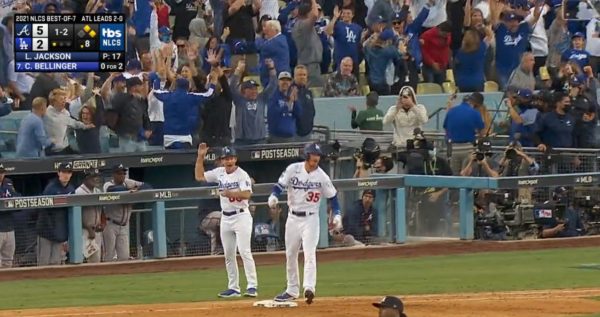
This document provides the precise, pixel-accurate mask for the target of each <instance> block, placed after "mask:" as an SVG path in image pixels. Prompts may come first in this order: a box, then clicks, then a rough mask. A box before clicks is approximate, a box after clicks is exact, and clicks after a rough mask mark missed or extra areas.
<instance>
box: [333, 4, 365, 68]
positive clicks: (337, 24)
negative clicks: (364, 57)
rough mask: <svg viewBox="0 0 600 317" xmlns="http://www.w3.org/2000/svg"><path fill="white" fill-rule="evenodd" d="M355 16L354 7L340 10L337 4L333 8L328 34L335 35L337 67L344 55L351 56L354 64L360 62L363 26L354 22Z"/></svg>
mask: <svg viewBox="0 0 600 317" xmlns="http://www.w3.org/2000/svg"><path fill="white" fill-rule="evenodd" d="M340 17H341V21H340V20H339V19H340ZM353 17H354V11H352V8H348V7H345V8H342V10H340V9H339V8H338V7H337V6H336V7H335V8H334V10H333V19H332V20H331V22H330V23H329V24H328V25H327V29H326V32H327V34H328V35H330V36H333V41H334V51H333V58H334V61H335V66H336V69H337V67H338V66H339V65H340V62H341V61H342V59H343V58H344V57H351V58H352V61H353V62H354V65H358V64H360V61H359V57H358V56H359V54H358V52H359V49H360V46H359V45H360V38H361V35H362V28H361V27H360V25H358V24H356V23H352V18H353Z"/></svg>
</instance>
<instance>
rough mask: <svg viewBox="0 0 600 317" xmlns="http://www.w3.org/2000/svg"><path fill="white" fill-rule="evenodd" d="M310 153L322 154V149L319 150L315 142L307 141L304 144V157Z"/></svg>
mask: <svg viewBox="0 0 600 317" xmlns="http://www.w3.org/2000/svg"><path fill="white" fill-rule="evenodd" d="M310 154H314V155H319V156H323V151H321V147H320V146H319V145H318V144H316V143H309V144H307V145H305V146H304V158H306V159H308V156H309V155H310Z"/></svg>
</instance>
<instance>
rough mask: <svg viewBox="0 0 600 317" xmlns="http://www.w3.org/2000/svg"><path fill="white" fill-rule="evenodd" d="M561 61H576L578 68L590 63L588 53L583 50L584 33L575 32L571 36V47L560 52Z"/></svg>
mask: <svg viewBox="0 0 600 317" xmlns="http://www.w3.org/2000/svg"><path fill="white" fill-rule="evenodd" d="M561 60H562V61H563V62H569V61H573V62H576V63H577V64H578V65H579V67H580V68H582V69H583V68H584V67H585V66H589V65H590V53H588V52H587V51H586V50H585V35H584V34H583V33H581V32H577V33H575V34H573V36H571V48H570V49H568V50H566V51H565V52H564V53H563V54H562V58H561Z"/></svg>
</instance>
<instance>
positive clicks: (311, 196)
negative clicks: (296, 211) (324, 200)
mask: <svg viewBox="0 0 600 317" xmlns="http://www.w3.org/2000/svg"><path fill="white" fill-rule="evenodd" d="M320 199H321V193H319V192H308V193H307V194H306V201H307V202H309V203H318V202H319V200H320Z"/></svg>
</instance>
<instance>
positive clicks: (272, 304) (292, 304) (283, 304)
mask: <svg viewBox="0 0 600 317" xmlns="http://www.w3.org/2000/svg"><path fill="white" fill-rule="evenodd" d="M253 306H254V307H265V308H292V307H298V303H296V302H276V301H274V300H272V299H269V300H261V301H258V302H254V305H253Z"/></svg>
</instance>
